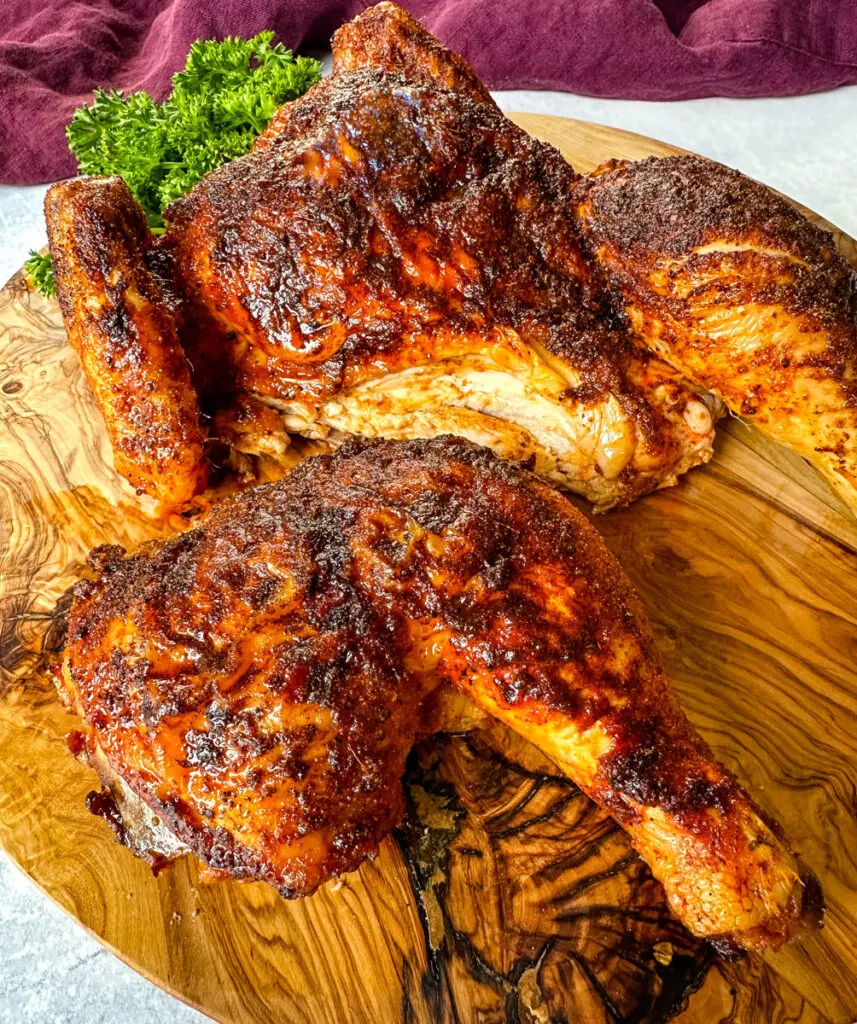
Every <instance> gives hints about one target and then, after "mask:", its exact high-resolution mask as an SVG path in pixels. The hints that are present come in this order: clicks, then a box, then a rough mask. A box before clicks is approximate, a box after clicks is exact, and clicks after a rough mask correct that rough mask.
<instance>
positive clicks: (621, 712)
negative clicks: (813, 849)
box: [58, 438, 821, 949]
mask: <svg viewBox="0 0 857 1024" xmlns="http://www.w3.org/2000/svg"><path fill="white" fill-rule="evenodd" d="M93 570H94V571H93V574H92V578H91V579H89V580H88V581H86V582H81V583H79V584H78V585H77V586H76V588H75V597H74V603H73V607H72V610H71V617H70V624H69V631H68V637H67V643H66V648H65V653H64V656H63V660H62V667H61V670H59V671H58V680H59V685H60V692H61V694H62V695H63V697H64V700H65V702H66V703H67V704H68V706H69V708H70V709H71V710H73V711H75V712H77V713H78V714H79V715H80V716H81V717H82V719H83V721H84V723H85V725H84V731H83V734H82V739H81V741H80V743H79V746H81V748H82V749H84V750H85V751H86V752H87V753H88V756H89V757H90V759H91V760H92V761H93V763H94V764H95V766H96V767H98V768H99V769H100V770H101V771H102V774H103V775H104V777H105V781H106V782H107V783H108V786H109V788H110V790H111V791H112V792H113V794H114V798H115V795H116V794H123V793H124V794H125V796H120V799H119V800H118V801H116V802H117V804H118V813H119V814H122V813H123V812H125V811H127V808H133V807H134V804H135V800H136V801H137V803H138V805H139V807H140V808H142V809H143V810H141V811H140V810H138V812H136V814H135V820H136V828H135V825H134V821H132V822H131V823H130V824H129V826H128V827H129V830H130V831H131V832H132V833H134V834H135V835H136V839H135V841H134V842H133V843H132V844H131V845H132V846H133V847H134V848H135V849H136V852H138V853H143V854H146V855H149V856H152V854H155V853H157V854H160V855H162V856H166V857H174V856H176V855H178V854H180V853H182V852H184V851H187V850H190V851H192V852H193V853H194V854H196V855H197V856H198V857H199V858H200V859H201V860H202V861H203V862H204V863H205V864H206V865H208V866H209V868H210V869H212V870H213V871H214V872H215V873H221V874H228V875H234V876H236V877H238V878H249V879H261V880H264V881H266V882H269V883H270V884H272V885H274V886H276V887H277V888H278V889H280V890H281V891H282V892H283V893H284V894H285V895H288V896H298V895H306V894H308V893H311V892H312V891H313V890H314V889H316V887H317V886H318V885H320V884H321V883H322V882H324V881H325V880H326V879H328V878H330V877H331V876H332V875H336V874H339V873H340V872H343V871H348V870H351V869H353V868H355V867H357V865H358V864H359V863H360V861H361V860H362V858H364V857H365V856H367V854H370V853H371V852H372V851H374V850H375V849H376V848H377V846H378V843H379V842H380V841H381V839H383V837H384V836H386V835H387V834H388V833H389V832H390V830H391V828H392V827H393V826H394V825H395V824H396V823H397V821H398V819H399V817H400V815H401V813H402V792H401V782H400V780H401V776H402V773H403V770H404V763H405V758H406V756H407V754H408V751H409V749H410V747H411V745H412V743H413V741H414V738H415V736H416V735H417V733H418V732H419V731H420V729H421V728H422V727H423V723H424V720H425V716H426V714H427V711H426V699H427V698H428V697H429V695H430V694H432V692H433V691H434V690H435V689H436V688H438V687H448V688H452V689H454V690H458V691H460V692H463V693H464V694H465V695H466V696H467V697H469V698H470V700H471V701H473V702H474V703H475V704H476V705H477V706H478V707H479V708H481V709H482V710H483V711H485V712H487V713H488V714H490V715H492V716H494V717H495V718H497V719H499V720H500V721H501V722H504V723H505V724H506V725H507V726H509V727H510V728H511V729H513V730H515V731H516V732H518V733H520V734H521V735H522V736H524V737H525V738H526V739H528V740H530V741H531V742H532V743H534V744H535V745H536V746H538V747H539V748H540V749H541V750H542V751H543V752H544V753H546V754H547V755H548V756H549V757H551V758H552V759H553V760H554V761H555V762H556V763H557V765H558V766H559V767H560V768H561V769H562V771H564V772H565V773H567V775H568V776H569V777H570V778H571V779H573V780H574V781H575V782H576V783H577V784H578V785H580V786H581V787H582V788H583V789H584V790H585V791H586V792H587V793H588V794H589V795H590V796H591V797H592V798H593V799H595V800H596V801H598V803H600V804H601V805H602V806H603V807H605V808H607V809H608V811H610V813H611V814H613V815H614V817H615V818H616V819H617V821H619V822H620V823H621V824H622V825H623V826H624V827H625V828H626V829H627V830H628V832H629V834H630V836H631V839H632V841H633V843H634V845H635V846H636V848H637V850H638V851H639V852H640V853H641V855H642V856H643V857H644V858H645V859H646V860H647V861H648V863H649V865H650V867H651V869H652V871H653V873H654V874H655V876H656V877H657V878H658V879H659V880H660V881H661V882H662V883H663V885H664V888H665V890H666V893H667V897H668V900H669V904H670V907H671V908H672V910H673V912H674V913H675V915H676V916H677V917H678V918H679V919H680V920H681V921H683V922H684V924H686V925H687V927H688V928H689V929H690V930H691V931H692V932H694V934H696V935H699V936H704V937H706V938H709V939H712V940H716V941H721V942H726V943H729V944H732V945H737V946H740V947H743V948H745V949H763V948H766V947H768V946H777V945H779V944H781V943H782V942H783V941H785V940H787V939H788V938H789V937H791V936H793V935H794V934H796V933H797V932H799V931H801V930H802V929H803V928H804V927H806V926H808V925H811V924H813V923H815V922H817V919H818V916H819V913H820V906H821V903H820V891H819V889H818V885H817V883H816V882H815V880H814V878H813V877H812V876H811V875H809V874H807V873H805V872H804V871H803V870H802V869H801V867H800V865H799V864H798V862H797V860H796V858H795V857H794V856H793V854H792V853H791V852H790V850H789V847H788V844H787V842H786V840H785V839H784V838H783V836H782V833H781V831H780V829H779V828H778V826H777V825H776V824H775V823H773V822H772V821H771V819H770V818H768V817H766V816H765V815H764V814H763V813H762V812H761V811H760V810H759V809H758V808H757V807H756V805H755V804H754V803H753V802H752V800H751V799H750V797H749V796H748V795H747V793H746V792H745V791H744V790H743V789H742V788H741V786H740V785H739V784H738V783H737V782H736V781H735V779H734V778H733V777H732V776H731V775H730V774H729V773H728V772H727V771H726V770H725V769H724V768H723V767H722V766H721V765H720V764H718V763H717V761H716V760H715V759H714V758H713V756H712V754H711V752H710V750H709V749H708V747H707V746H706V744H705V743H704V742H703V740H702V739H701V738H700V737H699V736H698V735H697V734H696V732H695V731H694V730H693V728H692V727H691V726H690V724H689V723H688V721H687V719H686V718H685V716H684V714H683V713H682V711H681V709H680V708H679V706H678V703H677V701H676V698H675V696H674V694H673V692H672V690H671V687H670V685H669V683H668V680H667V678H666V676H665V674H664V670H663V668H662V666H661V663H660V660H659V658H658V655H657V652H656V650H655V645H654V641H653V639H652V635H651V630H650V627H649V625H648V623H647V621H646V618H645V615H644V613H643V611H642V609H641V606H640V603H639V600H638V599H637V597H636V596H635V594H634V593H633V591H632V588H631V585H630V583H629V582H628V580H627V579H626V578H625V576H624V575H623V573H622V571H621V569H620V568H619V566H618V564H617V563H616V561H615V560H614V559H613V557H612V556H611V555H610V554H609V552H608V551H607V549H606V547H605V546H604V544H603V542H602V541H601V539H600V537H599V536H598V534H597V533H596V532H595V531H594V530H593V529H592V527H591V526H590V525H589V524H588V523H587V522H586V520H585V519H584V517H583V516H581V515H580V513H578V512H577V511H576V510H575V509H574V508H573V506H572V505H571V504H570V503H569V502H568V501H567V500H566V499H565V498H564V497H562V496H561V495H560V494H559V493H558V492H557V491H555V490H553V489H551V488H550V487H548V486H546V485H545V484H543V483H541V482H540V481H539V480H538V479H537V478H536V477H535V476H533V475H532V474H531V473H528V472H526V471H525V470H522V469H519V468H516V467H514V466H512V465H510V464H509V463H506V462H503V461H501V460H500V459H498V458H497V457H496V456H494V455H493V454H492V453H491V452H490V451H488V450H487V449H485V448H480V447H477V446H475V445H472V444H470V443H469V442H466V441H463V440H461V439H458V438H438V439H434V440H430V441H410V442H404V441H398V442H397V441H380V440H376V441H355V442H349V443H347V444H345V445H344V446H342V447H341V448H340V449H339V450H338V451H337V452H336V453H335V454H333V455H325V456H319V457H317V458H315V459H311V460H309V461H307V462H304V463H303V464H302V465H300V466H299V467H298V468H297V469H296V470H295V471H294V472H293V473H291V474H290V475H289V476H288V477H286V478H285V479H284V480H282V481H279V482H277V483H273V484H266V485H262V486H259V487H256V488H253V489H251V490H248V491H245V492H243V493H242V494H240V495H238V496H237V497H235V498H232V499H230V500H229V501H227V502H224V503H223V504H221V505H220V506H218V507H216V508H215V509H214V510H213V511H212V512H210V513H209V514H208V515H207V516H206V517H205V518H204V519H203V521H202V522H201V523H200V525H199V527H198V528H196V529H193V530H191V531H189V532H188V533H186V534H183V535H181V536H179V537H177V538H175V539H173V540H170V541H168V542H166V543H162V544H156V545H154V546H150V547H149V548H148V549H146V550H144V551H142V552H140V553H138V554H135V555H133V556H131V557H123V552H122V551H121V549H108V550H107V551H101V552H100V553H99V554H97V556H96V559H95V561H94V563H93ZM117 780H121V784H119V783H118V782H117ZM104 799H109V797H108V796H107V795H105V797H104ZM114 817H115V815H114ZM154 819H157V820H158V821H159V822H160V825H159V829H160V832H159V833H156V832H155V831H154V830H153V829H152V827H151V822H152V821H153V820H154ZM141 823H142V825H143V826H144V828H143V833H142V838H141V828H140V825H141ZM146 829H148V831H146Z"/></svg>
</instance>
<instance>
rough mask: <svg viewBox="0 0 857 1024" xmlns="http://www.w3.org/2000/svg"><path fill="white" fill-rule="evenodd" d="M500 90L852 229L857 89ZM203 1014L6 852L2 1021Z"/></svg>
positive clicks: (14, 194)
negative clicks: (723, 169)
mask: <svg viewBox="0 0 857 1024" xmlns="http://www.w3.org/2000/svg"><path fill="white" fill-rule="evenodd" d="M498 99H499V100H500V103H501V105H502V106H503V107H504V109H507V110H525V111H529V112H531V113H540V114H559V115H563V116H565V117H577V118H581V119H583V120H588V121H598V122H601V123H602V124H610V125H613V126H615V127H618V128H625V129H627V130H629V131H635V132H638V133H640V134H641V135H650V136H653V137H654V138H658V139H664V140H666V141H668V142H673V143H675V144H676V145H680V146H683V147H684V148H686V149H690V150H694V151H695V152H697V153H702V154H704V155H706V156H710V157H713V158H715V159H717V160H722V161H723V162H724V163H727V164H730V165H731V166H733V167H738V168H739V169H740V170H742V171H744V172H746V173H747V174H750V175H752V176H753V177H755V178H759V179H761V180H763V181H765V182H767V183H768V184H770V185H773V186H774V187H775V188H778V189H780V190H781V191H782V192H785V193H786V194H788V195H790V196H792V197H793V198H795V199H797V200H799V201H800V202H802V203H804V204H805V205H806V206H809V207H811V208H812V209H814V210H816V211H817V212H818V213H821V214H823V215H824V216H825V217H827V218H828V220H830V221H832V222H833V223H834V224H837V225H838V226H839V227H841V228H843V229H844V230H846V231H848V232H849V233H850V234H852V235H857V173H855V167H857V86H855V87H852V88H849V89H840V90H838V91H836V92H831V93H825V94H823V95H819V96H804V97H798V98H794V99H776V100H723V99H711V100H692V101H688V102H683V103H673V104H669V103H642V102H625V101H620V100H597V99H590V98H586V97H580V96H567V95H565V94H563V93H532V92H510V93H499V94H498ZM0 159H2V153H0ZM43 194H44V187H42V186H37V187H33V188H13V187H8V186H6V187H0V281H3V280H6V278H8V277H9V276H11V274H12V273H13V272H14V271H15V270H16V269H17V268H18V267H19V266H20V264H21V262H22V261H23V259H24V258H25V257H26V254H27V251H28V249H30V248H39V247H40V246H42V245H44V243H45V231H44V224H43V222H42V213H41V201H42V196H43ZM204 1020H207V1018H205V1017H203V1016H202V1015H201V1014H199V1013H197V1012H195V1011H194V1010H191V1009H189V1008H188V1007H186V1006H184V1005H182V1004H181V1003H179V1002H177V1001H176V1000H175V999H172V998H171V997H170V996H168V995H166V994H164V993H163V992H161V991H160V990H158V989H157V988H155V986H153V985H151V984H149V982H147V981H145V980H143V978H141V977H139V976H138V975H137V974H135V973H134V972H133V971H132V970H131V969H130V968H128V967H126V966H125V965H124V964H122V963H120V962H119V961H118V960H117V959H115V958H114V957H113V956H112V955H111V954H110V953H107V952H106V951H105V950H103V949H102V948H101V947H100V946H99V945H98V943H97V942H96V941H95V940H94V939H92V938H90V937H89V936H88V935H87V934H85V933H84V931H83V930H82V929H81V928H79V927H77V926H76V925H75V924H74V922H73V921H71V920H70V919H69V918H67V917H66V916H65V915H64V914H63V913H62V912H61V911H60V910H58V909H57V908H56V907H55V906H54V905H53V904H51V903H50V901H48V900H47V899H46V898H45V897H44V896H42V895H41V894H40V893H39V892H38V891H37V890H36V888H35V887H34V886H33V885H32V884H31V883H30V882H29V881H28V880H27V879H26V878H25V877H24V876H23V875H21V874H20V873H19V872H18V871H17V869H16V868H14V867H13V866H12V865H11V864H10V863H9V862H8V861H7V860H6V859H5V858H4V857H3V856H2V855H1V854H0V1024H102V1022H104V1024H198V1022H202V1021H204ZM379 1024H380V1022H379Z"/></svg>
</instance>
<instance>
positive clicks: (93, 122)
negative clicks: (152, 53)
mask: <svg viewBox="0 0 857 1024" xmlns="http://www.w3.org/2000/svg"><path fill="white" fill-rule="evenodd" d="M273 40H274V33H273V32H260V33H259V34H258V35H257V36H254V37H253V38H252V39H239V38H234V37H228V38H226V39H223V40H219V41H218V40H198V41H197V42H195V43H194V44H193V46H191V48H190V50H189V52H188V55H187V62H186V64H185V68H184V70H183V71H179V72H178V73H177V74H175V75H173V80H172V91H171V92H170V95H169V96H168V97H167V99H166V100H164V102H163V103H156V102H155V100H153V99H152V97H151V96H150V95H149V94H148V93H145V92H133V93H130V94H129V95H127V96H125V95H124V94H123V93H121V92H118V91H117V90H115V89H110V90H106V89H97V90H96V91H95V93H94V96H93V101H92V103H91V104H90V105H89V106H85V107H80V108H79V109H78V110H76V111H75V114H74V117H73V118H72V120H71V123H70V124H69V125H68V127H67V128H66V135H67V137H68V144H69V149H70V150H71V152H72V153H73V154H74V156H75V157H76V158H77V164H78V169H79V171H80V173H81V174H93V175H97V174H118V175H120V176H121V177H122V178H124V180H125V182H126V183H127V185H128V187H129V188H130V189H131V191H132V192H133V193H134V195H135V196H136V198H137V201H138V202H139V203H140V205H141V206H142V207H143V210H144V211H145V213H146V218H147V220H148V222H149V226H150V227H151V229H152V230H153V231H154V232H155V233H160V232H163V231H164V229H165V227H166V222H165V221H164V216H163V213H164V210H165V209H166V208H167V206H169V204H170V203H171V202H172V201H173V200H174V199H178V197H179V196H182V195H184V193H185V192H187V191H189V190H190V189H191V188H193V186H194V185H195V184H196V183H197V182H198V181H199V180H200V178H202V177H203V176H204V175H206V174H208V172H209V171H213V170H214V169H215V168H217V167H220V166H221V164H224V163H226V162H227V161H229V160H234V159H235V158H236V157H239V156H243V155H244V154H245V153H246V152H247V151H248V150H249V149H250V147H251V146H252V144H253V140H254V139H255V138H256V136H257V135H259V134H260V133H261V132H263V131H264V130H265V128H266V127H267V125H268V122H269V121H270V120H271V118H272V117H273V115H274V113H275V111H276V110H277V108H278V107H280V106H281V105H282V104H283V103H286V102H288V101H289V100H294V99H297V98H298V96H302V95H303V94H304V93H305V92H306V91H307V89H309V87H310V86H311V85H314V84H315V83H316V82H317V81H318V80H319V78H320V77H321V64H320V63H319V62H318V61H317V60H314V59H312V58H311V57H295V56H294V54H293V53H292V51H291V50H287V49H286V48H285V47H284V46H283V44H282V43H274V41H273ZM41 260H42V261H43V263H44V261H47V265H48V268H49V264H50V260H49V258H48V257H41ZM41 267H42V264H40V268H41ZM42 276H43V277H44V279H45V280H47V277H45V272H44V271H42ZM31 277H32V278H33V280H34V281H35V280H36V278H35V276H34V275H33V274H31Z"/></svg>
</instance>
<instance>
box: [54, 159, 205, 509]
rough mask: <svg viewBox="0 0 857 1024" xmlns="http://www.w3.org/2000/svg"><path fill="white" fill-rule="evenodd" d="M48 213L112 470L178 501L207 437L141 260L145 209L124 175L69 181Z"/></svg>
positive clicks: (160, 297) (166, 310)
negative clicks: (101, 417) (143, 209)
mask: <svg viewBox="0 0 857 1024" xmlns="http://www.w3.org/2000/svg"><path fill="white" fill-rule="evenodd" d="M45 215H46V218H47V223H48V234H49V236H50V248H51V256H52V258H53V265H54V273H55V276H56V283H57V295H58V297H59V301H60V306H61V308H62V313H63V319H64V321H65V326H66V330H67V331H68V337H69V341H70V342H71V344H72V346H73V347H74V349H75V351H76V352H77V353H78V355H79V356H80V360H81V363H82V364H83V369H84V372H85V374H86V378H87V380H88V382H89V386H90V387H91V388H92V392H93V395H94V396H95V401H96V404H97V405H98V407H99V409H100V410H101V414H102V416H103V417H104V422H105V425H106V427H107V432H108V435H109V437H110V442H111V445H112V447H113V458H114V463H115V466H116V470H117V472H119V473H120V474H121V475H122V476H124V477H125V478H126V479H127V480H129V481H130V483H131V484H132V485H133V486H134V487H135V488H137V490H138V491H139V492H146V493H147V494H151V495H154V496H156V497H158V498H161V499H163V500H165V501H166V502H168V503H169V504H171V505H181V504H183V503H184V502H186V501H188V500H189V499H190V498H192V497H193V495H194V494H196V493H197V492H198V491H200V490H202V488H203V487H204V486H205V481H206V478H207V475H208V464H207V462H206V459H205V454H204V451H203V443H204V439H205V434H204V432H203V430H202V427H201V426H200V412H199V406H198V403H197V397H196V391H195V390H194V388H193V387H192V385H191V379H190V371H189V367H188V363H187V359H186V358H185V355H184V352H183V350H182V348H181V346H180V344H179V341H178V336H177V332H176V324H175V321H174V318H173V313H172V311H171V309H170V307H169V303H168V301H167V299H166V297H165V295H164V294H163V290H162V288H161V284H160V282H159V280H158V278H157V276H156V274H155V273H153V272H152V271H151V270H149V269H148V268H147V266H146V263H145V255H146V252H147V251H149V250H151V247H152V241H153V240H152V236H151V233H150V232H149V228H148V225H147V224H146V219H145V217H144V215H143V211H142V210H141V209H140V207H139V205H138V203H137V201H136V200H135V199H134V197H133V195H132V194H131V191H130V189H129V188H128V186H127V185H126V184H125V183H124V182H123V181H122V179H121V178H75V179H73V180H71V181H63V182H60V183H59V184H57V185H53V186H52V187H51V188H50V189H49V190H48V193H47V196H46V198H45Z"/></svg>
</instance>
